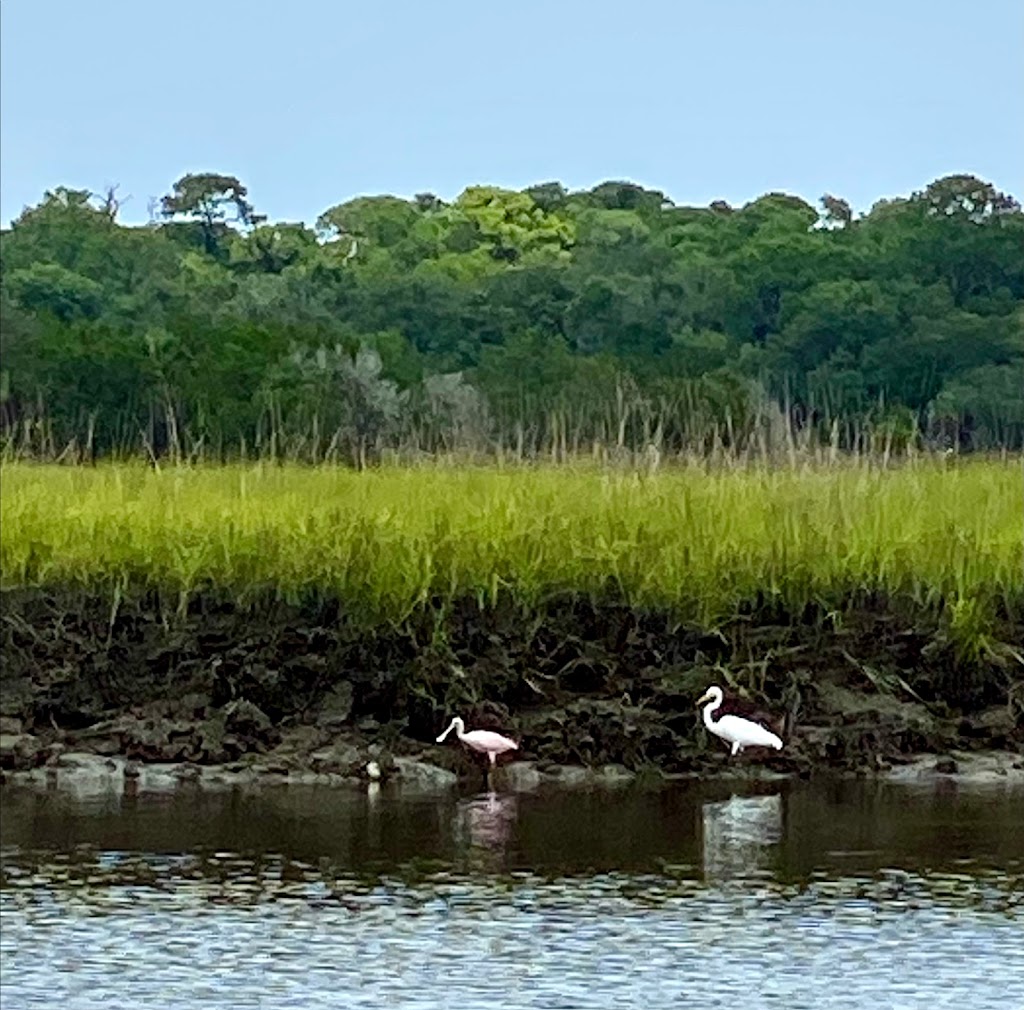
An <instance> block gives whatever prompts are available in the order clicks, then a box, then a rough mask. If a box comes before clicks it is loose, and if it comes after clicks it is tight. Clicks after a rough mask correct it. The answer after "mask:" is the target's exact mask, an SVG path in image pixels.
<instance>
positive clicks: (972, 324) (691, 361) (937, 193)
mask: <svg viewBox="0 0 1024 1010" xmlns="http://www.w3.org/2000/svg"><path fill="white" fill-rule="evenodd" d="M121 202H122V200H121V197H120V196H119V192H118V189H117V188H116V187H111V188H109V189H108V190H107V191H106V192H105V193H102V194H95V193H91V192H89V191H87V190H79V189H70V188H64V187H60V188H57V189H55V190H53V191H48V192H46V194H45V195H44V197H43V199H42V201H41V202H40V203H39V204H38V205H36V206H33V207H29V208H26V209H25V210H24V211H23V213H22V214H21V215H20V216H19V217H18V218H17V220H15V221H14V222H13V223H12V225H11V227H10V228H9V229H7V230H6V231H4V232H3V235H2V247H0V332H2V374H0V418H2V436H3V449H4V454H5V458H7V459H12V458H38V459H70V460H76V461H81V460H88V459H95V458H99V457H104V456H119V457H125V456H136V455H148V456H150V457H153V458H159V457H164V456H171V457H173V458H178V459H207V460H211V461H216V460H231V459H238V458H249V457H259V458H279V459H283V460H293V461H306V462H321V461H331V460H336V461H339V462H343V463H355V464H357V465H361V464H365V463H367V462H368V461H373V460H375V459H379V458H382V457H385V456H386V455H387V454H389V453H390V454H396V453H397V454H405V457H408V456H410V455H411V456H416V455H420V454H432V455H433V454H443V453H455V454H460V455H466V454H474V453H477V454H482V455H484V456H493V455H494V454H495V453H498V454H502V453H511V454H515V455H518V456H519V457H523V458H530V457H533V456H538V455H546V456H551V457H553V458H562V457H571V456H573V455H580V454H588V453H593V452H595V451H598V450H600V451H601V452H612V453H614V452H615V451H616V450H620V451H625V452H651V451H654V452H657V453H666V454H672V453H706V452H709V451H715V450H718V451H724V452H727V453H745V452H749V451H757V450H761V449H764V450H772V449H773V448H775V447H777V446H779V445H780V444H788V445H790V446H792V445H804V446H825V447H831V449H833V450H834V451H846V450H852V451H869V452H871V451H874V450H877V449H879V448H883V447H884V448H885V449H887V450H889V449H895V450H902V449H905V448H908V447H920V448H924V449H940V450H942V449H950V448H952V449H955V450H957V451H962V452H969V451H989V450H1006V449H1019V448H1020V447H1021V446H1022V445H1024V213H1022V211H1021V207H1020V204H1019V203H1018V202H1017V201H1016V200H1015V199H1014V198H1013V197H1012V196H1010V195H1007V194H1004V193H1002V192H1000V191H999V190H998V189H997V188H996V187H995V186H994V185H993V184H991V183H989V182H986V181H984V180H980V179H978V178H975V177H973V176H970V175H951V176H947V177H945V178H941V179H938V180H936V181H934V182H931V183H930V184H928V185H926V186H925V187H924V188H923V189H921V190H920V191H917V192H914V193H912V194H911V195H909V196H901V197H897V198H893V199H880V200H879V201H878V202H877V203H875V205H874V206H873V207H872V208H871V209H870V210H869V211H868V212H867V213H864V214H855V213H854V212H853V210H852V209H851V207H850V205H849V204H848V203H847V202H846V201H844V200H843V199H841V198H839V197H836V196H832V195H825V196H823V197H822V198H821V200H820V201H819V205H818V206H817V207H815V206H812V205H811V204H810V203H807V202H806V201H805V200H804V199H801V198H799V197H797V196H793V195H786V194H782V193H768V194H766V195H764V196H762V197H760V198H758V199H756V200H753V201H752V202H750V203H748V204H746V205H745V206H743V207H731V206H729V205H728V204H726V203H724V202H715V203H712V204H711V205H710V206H708V207H691V206H682V205H677V204H675V203H673V202H672V201H671V200H669V199H668V198H667V197H666V196H665V194H664V193H662V192H659V191H657V190H652V189H646V188H642V187H640V186H638V185H634V184H631V183H628V182H614V181H613V182H605V183H602V184H601V185H598V186H596V187H594V188H592V189H590V190H586V191H575V192H570V191H568V190H567V189H566V188H565V187H564V186H562V185H560V184H558V183H554V182H552V183H545V184H542V185H537V186H532V187H529V188H527V189H525V190H523V191H521V192H517V191H512V190H506V189H500V188H496V187H493V186H485V185H475V186H470V187H469V188H467V189H465V191H464V192H462V193H461V194H460V195H459V196H458V197H457V198H456V199H455V200H454V201H452V202H445V201H443V200H441V199H438V198H437V197H436V196H434V195H432V194H430V193H422V194H419V195H417V196H416V197H415V198H413V199H401V198H399V197H395V196H361V197H358V198H356V199H352V200H348V201H347V202H344V203H341V204H338V205H337V206H333V207H330V208H328V209H326V210H325V211H324V212H323V213H322V214H321V215H320V217H319V218H318V219H317V220H316V222H315V223H314V224H313V225H310V224H308V223H297V222H287V221H278V222H272V221H270V220H269V219H268V218H267V216H266V215H265V214H263V213H261V212H259V210H258V209H257V207H256V206H255V205H254V204H253V203H251V202H250V198H249V193H248V190H247V188H246V186H245V185H244V184H243V183H242V182H241V181H240V180H239V179H238V178H236V177H234V176H229V175H221V174H216V173H204V174H190V175H186V176H184V177H182V178H181V179H179V180H178V181H177V182H175V183H173V185H172V186H171V189H170V192H169V193H168V194H167V195H165V196H164V197H162V199H159V200H154V201H152V202H151V206H150V222H149V223H148V224H146V225H143V226H126V225H123V224H121V223H120V222H119V217H120V212H121V206H120V204H121Z"/></svg>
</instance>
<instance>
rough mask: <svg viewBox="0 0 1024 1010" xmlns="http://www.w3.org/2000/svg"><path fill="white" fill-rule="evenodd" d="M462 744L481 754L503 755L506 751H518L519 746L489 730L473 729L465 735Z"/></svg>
mask: <svg viewBox="0 0 1024 1010" xmlns="http://www.w3.org/2000/svg"><path fill="white" fill-rule="evenodd" d="M462 742H463V743H465V744H467V745H468V746H470V747H472V748H473V750H476V751H480V752H481V753H482V754H504V753H505V751H507V750H518V749H519V744H517V743H516V742H515V741H514V740H509V738H508V737H507V736H502V735H501V734H500V733H493V732H491V730H489V729H475V730H473V731H472V732H470V733H467V734H466V735H465V736H464V737H463V738H462Z"/></svg>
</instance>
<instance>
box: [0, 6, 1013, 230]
mask: <svg viewBox="0 0 1024 1010" xmlns="http://www.w3.org/2000/svg"><path fill="white" fill-rule="evenodd" d="M1022 109H1024V0H971V2H970V3H967V4H964V3H963V2H962V0H956V2H954V0H858V2H856V3H852V2H842V0H825V2H820V0H617V2H610V0H515V2H507V3H498V2H490V3H488V2H486V0H472V2H464V0H434V2H426V3H425V2H422V0H418V2H417V0H409V2H403V3H399V2H394V0H364V2H355V0H288V2H282V0H245V2H243V0H202V2H197V0H175V2H174V3H171V4H166V3H155V2H148V0H147V2H139V0H91V2H89V3H82V2H81V0H2V3H0V221H2V223H3V225H4V226H6V225H7V223H8V222H9V221H10V220H11V219H12V218H14V217H16V216H17V215H18V214H19V213H20V212H21V211H22V209H23V208H24V207H25V206H31V205H33V204H36V203H38V202H39V201H40V200H41V199H42V196H43V194H44V192H45V191H46V190H47V189H52V188H54V187H56V186H59V185H65V186H69V187H73V188H79V189H90V190H94V191H102V190H104V189H105V188H106V187H107V186H108V185H114V184H116V185H118V186H119V189H118V194H119V196H120V197H121V198H122V200H123V201H124V203H123V206H122V211H121V220H122V221H123V222H125V223H133V222H141V221H145V220H146V219H147V217H148V209H147V208H148V206H149V204H150V201H151V200H153V199H154V198H158V197H160V196H161V195H163V194H164V193H167V192H168V191H169V190H170V188H171V185H172V183H173V182H174V180H175V179H177V178H179V177H180V176H181V175H183V174H185V173H187V172H206V171H212V172H222V173H226V174H231V175H236V176H237V177H238V178H239V179H240V180H241V181H242V182H243V183H244V184H245V185H246V186H248V188H249V199H250V201H251V202H252V203H253V205H254V206H255V208H256V210H257V211H259V212H261V213H265V214H267V215H269V217H270V219H271V220H277V221H280V220H287V221H305V222H307V223H309V224H312V223H313V222H314V221H315V219H316V218H317V216H318V215H319V214H321V213H322V212H323V211H324V210H326V209H327V208H328V207H331V206H334V205H335V204H337V203H341V202H343V201H345V200H348V199H351V198H352V197H354V196H359V195H367V194H378V193H393V194H396V195H399V196H412V195H413V194H415V193H420V192H432V193H435V194H437V195H438V196H440V197H442V198H443V199H452V198H454V197H455V196H457V195H458V193H459V192H461V191H462V190H463V189H464V188H465V187H466V186H470V185H478V184H489V185H497V186H505V187H510V188H517V189H518V188H522V187H524V186H528V185H531V184H533V183H538V182H546V181H550V180H558V181H560V182H562V183H563V184H565V185H566V186H568V187H569V188H570V189H580V188H588V187H590V186H593V185H595V184H597V183H598V182H601V181H604V180H608V179H624V180H629V181H632V182H635V183H639V184H641V185H645V186H650V187H652V188H656V189H660V190H662V191H663V192H665V193H666V194H667V195H668V196H669V197H670V198H671V199H672V200H674V201H675V202H676V203H679V204H690V205H700V206H703V205H706V204H708V203H710V202H711V201H712V200H717V199H722V200H727V201H728V202H729V203H731V204H733V205H742V204H743V203H745V202H747V201H748V200H752V199H755V198H756V197H758V196H760V195H762V194H763V193H766V192H771V191H783V192H787V193H793V194H795V195H797V196H802V197H803V198H804V199H807V200H809V201H810V202H812V203H813V202H816V201H817V200H818V198H819V197H820V196H821V195H822V194H823V193H825V192H829V193H832V194H834V195H836V196H840V197H843V198H844V199H846V200H848V201H849V202H850V203H851V204H852V205H853V207H854V208H855V209H856V210H861V211H864V210H867V209H868V208H869V207H870V206H871V204H872V203H874V201H875V200H877V199H879V198H883V197H884V198H889V197H893V196H899V195H909V194H910V193H911V192H912V191H914V190H918V189H922V188H924V186H926V185H927V184H928V183H929V182H931V181H932V180H934V179H936V178H939V177H941V176H943V175H947V174H950V173H953V172H969V173H973V174H976V175H979V176H981V177H982V178H985V179H987V180H989V181H991V182H993V183H995V184H996V186H998V187H999V188H1001V189H1003V190H1005V191H1008V192H1010V193H1013V194H1014V195H1016V196H1017V197H1018V198H1024V111H1022Z"/></svg>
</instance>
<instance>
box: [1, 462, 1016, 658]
mask: <svg viewBox="0 0 1024 1010" xmlns="http://www.w3.org/2000/svg"><path fill="white" fill-rule="evenodd" d="M0 504H2V520H3V521H2V524H0V564H2V586H3V588H5V589H13V588H19V587H44V588H58V589H62V590H67V589H72V590H80V591H87V592H89V593H97V592H100V593H109V594H110V598H111V599H112V600H113V601H114V602H115V603H116V601H117V600H120V599H123V598H126V597H128V596H130V595H132V594H135V593H140V592H144V591H147V590H152V589H156V590H158V591H159V592H160V593H161V594H162V596H163V597H165V598H166V599H167V600H168V602H169V604H170V605H171V609H173V608H174V607H179V606H182V605H184V604H185V603H186V602H187V601H188V599H189V598H190V597H191V596H193V595H194V594H197V593H201V592H203V591H204V590H214V591H218V592H227V593H229V594H231V595H233V596H234V597H235V599H236V600H237V601H239V602H242V603H245V602H247V601H252V602H255V601H257V600H260V599H266V598H267V597H268V595H269V596H271V597H274V598H278V599H284V600H288V601H293V602H299V601H304V600H308V599H310V598H322V599H327V598H335V599H338V600H340V601H341V603H342V605H343V607H344V610H345V612H346V613H347V614H349V615H350V616H351V617H352V618H353V619H354V620H355V621H356V622H357V623H364V624H365V625H368V626H370V625H373V624H375V623H384V622H387V623H392V624H399V623H401V622H402V621H403V620H404V619H406V618H407V617H408V616H409V615H410V614H411V613H413V612H414V611H416V610H417V609H418V608H421V607H423V606H425V605H429V606H431V607H435V608H437V607H440V608H441V609H443V608H444V606H445V605H446V604H449V603H452V602H454V601H457V600H460V599H465V598H467V597H469V598H476V599H477V600H478V601H479V603H480V605H481V606H483V607H488V606H494V605H497V604H498V603H499V602H501V603H509V602H511V603H512V604H514V605H521V606H523V607H524V608H535V607H537V606H540V605H543V603H544V601H545V600H547V599H550V598H553V597H558V596H564V595H565V594H573V595H578V596H585V597H590V598H592V599H594V600H595V601H603V600H608V599H611V600H615V601H616V602H624V603H626V604H627V605H630V606H633V607H636V608H657V609H662V610H668V611H670V612H671V613H672V614H673V615H675V616H676V617H677V618H678V619H679V621H681V622H693V623H696V624H698V625H701V626H703V627H706V628H714V627H716V626H718V625H720V624H721V623H722V622H724V621H728V620H730V619H732V618H734V617H735V616H736V615H737V613H739V612H740V611H741V610H743V608H745V607H746V608H749V607H750V606H752V605H757V606H762V607H768V608H771V609H774V610H775V611H777V612H778V611H780V610H781V611H783V612H786V613H789V614H792V615H796V614H799V613H801V612H802V611H803V610H804V609H805V608H806V607H808V606H809V605H810V606H813V607H815V608H817V609H818V611H819V612H821V613H827V612H833V613H838V614H841V613H842V612H843V611H844V610H846V609H848V608H850V607H855V606H858V605H863V601H864V600H866V599H868V598H870V597H871V596H873V595H878V594H881V595H883V596H884V597H885V598H886V599H887V600H894V601H900V602H902V603H903V604H906V605H907V606H909V607H911V608H913V609H914V610H921V611H928V612H931V613H938V612H941V613H943V614H945V615H946V617H945V624H946V626H947V627H948V629H949V632H950V634H951V635H953V636H954V637H956V636H958V635H959V636H960V638H962V639H969V640H970V641H969V644H970V647H972V648H977V647H978V643H979V642H981V643H984V642H985V641H986V639H985V636H986V635H987V634H988V631H989V629H990V626H991V622H992V619H993V615H995V614H996V613H1000V612H1001V613H1004V614H1005V613H1007V612H1009V613H1010V614H1013V613H1015V611H1016V609H1019V607H1020V606H1021V601H1022V598H1024V545H1022V537H1024V534H1022V522H1024V505H1022V473H1021V467H1020V465H1019V464H1015V463H1008V462H999V461H985V462H977V463H960V464H956V465H952V466H950V465H947V464H943V463H940V462H923V461H922V462H917V463H915V464H913V465H906V466H902V467H899V468H879V467H877V466H873V465H869V464H867V463H866V462H864V463H855V464H851V465H847V466H832V467H783V468H778V467H775V468H769V467H765V466H754V467H745V468H732V469H730V468H726V469H719V470H709V469H708V468H707V467H702V466H696V465H694V466H690V467H679V468H675V469H672V470H665V469H663V470H660V471H658V472H656V473H651V474H648V473H637V472H624V471H616V470H608V469H598V468H587V467H584V466H562V467H530V468H522V467H519V468H512V469H499V468H495V467H489V468H488V467H477V468H468V467H461V468H445V467H437V466H428V467H422V468H413V467H404V468H397V467H396V468H389V467H382V468H378V469H373V470H368V471H364V472H361V473H357V472H353V471H351V470H347V469H341V468H334V467H320V468H308V467H300V466H284V467H280V466H272V465H269V466H268V465H258V466H241V465H238V466H224V467H197V468H187V467H174V468H164V469H154V468H151V467H147V466H145V465H142V464H123V465H122V464H111V465H103V466H98V467H60V466H53V465H35V464H22V463H16V464H7V465H5V466H4V467H3V470H2V479H0ZM858 601H861V603H860V604H858Z"/></svg>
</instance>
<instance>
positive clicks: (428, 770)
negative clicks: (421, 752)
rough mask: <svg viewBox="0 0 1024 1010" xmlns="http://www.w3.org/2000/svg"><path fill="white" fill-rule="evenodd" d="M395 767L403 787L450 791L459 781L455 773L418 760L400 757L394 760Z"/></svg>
mask: <svg viewBox="0 0 1024 1010" xmlns="http://www.w3.org/2000/svg"><path fill="white" fill-rule="evenodd" d="M394 765H395V772H396V773H397V775H398V777H399V779H400V780H401V782H402V784H403V785H407V786H414V787H416V788H419V789H450V788H451V787H452V786H454V785H455V783H456V782H457V781H458V776H457V775H456V774H455V772H450V771H448V769H447V768H439V767H438V766H437V765H432V764H428V763H427V762H426V761H419V760H417V759H416V758H410V757H398V758H395V759H394Z"/></svg>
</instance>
